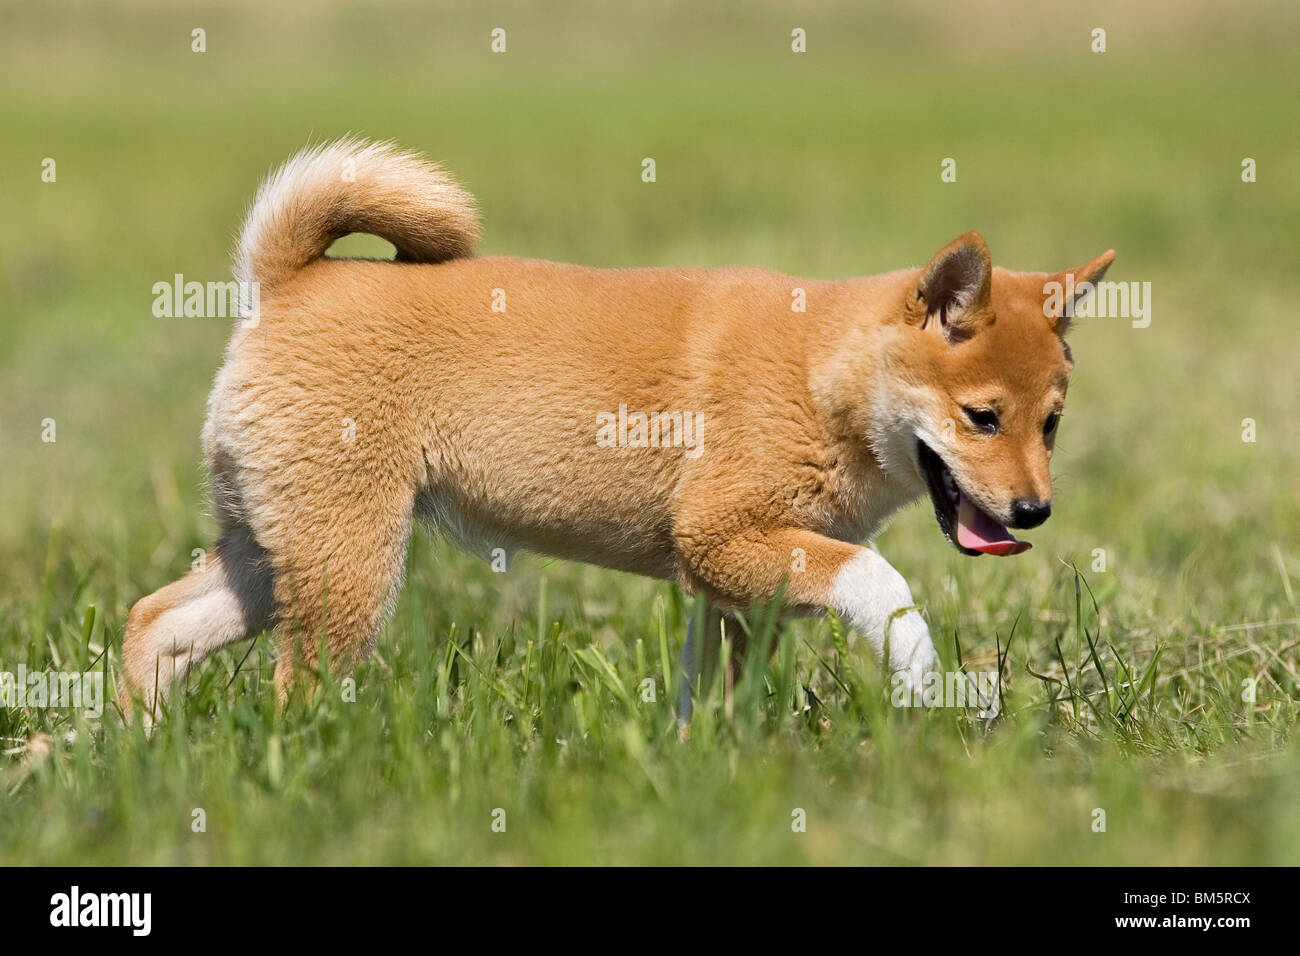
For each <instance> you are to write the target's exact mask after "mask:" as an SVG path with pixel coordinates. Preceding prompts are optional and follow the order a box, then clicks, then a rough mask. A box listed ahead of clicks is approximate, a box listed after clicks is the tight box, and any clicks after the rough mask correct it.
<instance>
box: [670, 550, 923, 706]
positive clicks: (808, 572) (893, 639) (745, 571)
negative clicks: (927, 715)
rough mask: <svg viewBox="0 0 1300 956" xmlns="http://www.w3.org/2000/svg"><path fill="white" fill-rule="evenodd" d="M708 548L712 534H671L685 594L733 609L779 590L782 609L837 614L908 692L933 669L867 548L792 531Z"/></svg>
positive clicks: (914, 620) (901, 599)
mask: <svg viewBox="0 0 1300 956" xmlns="http://www.w3.org/2000/svg"><path fill="white" fill-rule="evenodd" d="M716 541H717V536H716V535H715V534H710V533H707V532H700V533H696V534H692V533H690V531H689V530H685V531H679V533H678V545H679V550H680V553H681V555H682V558H683V578H684V581H683V583H684V584H685V585H686V587H687V589H688V590H691V591H697V590H703V591H705V592H706V593H710V594H711V595H713V596H715V597H716V598H717V599H720V600H721V601H722V602H723V603H726V604H730V605H731V606H733V607H735V608H738V609H739V608H745V607H747V606H748V604H749V602H750V601H751V600H754V599H756V598H757V599H762V600H770V599H771V598H773V597H775V596H776V595H777V593H778V591H779V590H780V589H781V587H782V585H784V587H785V592H784V599H785V602H786V603H787V604H788V605H791V606H793V607H795V608H798V609H800V610H804V611H814V612H816V611H824V610H826V609H831V608H833V609H834V610H835V611H836V612H837V613H839V614H840V615H842V616H843V617H844V618H845V619H846V620H847V621H848V622H849V624H850V625H851V626H852V627H853V628H854V629H856V630H857V631H858V633H859V634H861V635H862V636H863V637H864V638H865V639H866V640H867V641H868V643H870V645H871V647H872V649H873V650H874V651H875V652H876V656H877V658H878V659H880V660H881V661H882V663H884V664H885V666H887V667H888V669H889V670H890V672H891V673H902V674H903V675H905V677H904V679H905V680H906V681H907V682H908V684H909V686H910V688H911V689H912V690H913V691H914V692H915V691H919V690H920V689H921V686H922V682H923V680H924V677H925V675H926V674H928V673H930V672H932V671H935V670H936V669H937V668H938V664H939V661H938V657H937V656H936V654H935V651H934V643H933V642H932V641H931V640H930V629H929V627H927V626H926V623H925V619H924V618H922V617H921V613H920V610H919V609H918V608H917V607H916V603H915V601H913V599H912V591H911V589H910V588H909V587H908V586H907V581H905V580H904V579H903V576H902V575H901V574H899V573H898V571H896V570H895V569H894V568H893V566H892V565H891V564H890V563H889V562H888V561H886V560H885V559H884V558H882V557H881V556H880V555H879V554H877V553H876V552H875V551H872V550H871V549H870V548H864V547H861V546H859V545H853V544H849V543H848V542H845V541H837V540H835V539H833V538H827V537H825V536H824V535H820V534H817V533H815V532H812V531H805V530H803V529H798V528H785V529H779V530H776V531H765V532H759V531H750V532H746V533H742V534H738V535H732V536H730V537H729V538H728V539H727V541H726V543H724V544H721V545H717V544H715V543H714V542H716ZM696 542H699V543H700V546H698V547H696V546H694V545H695V544H696ZM886 653H887V654H888V660H885V655H886Z"/></svg>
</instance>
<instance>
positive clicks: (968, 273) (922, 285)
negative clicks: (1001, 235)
mask: <svg viewBox="0 0 1300 956" xmlns="http://www.w3.org/2000/svg"><path fill="white" fill-rule="evenodd" d="M992 275H993V257H992V256H991V255H989V247H988V245H987V244H986V243H985V242H984V237H983V236H981V235H980V234H979V233H978V232H968V233H966V234H965V235H964V236H958V237H957V238H956V239H954V240H953V241H952V242H950V243H948V245H946V246H944V247H943V248H942V249H940V250H939V251H938V253H936V254H935V257H934V258H933V259H931V260H930V264H929V265H928V266H926V267H925V269H924V271H922V273H921V278H920V279H919V280H917V283H916V288H915V289H914V290H913V291H912V297H911V301H910V302H909V303H908V314H907V320H908V321H909V322H910V323H912V324H913V325H915V326H917V327H918V328H922V329H929V328H933V329H934V330H935V331H937V332H938V333H940V334H942V335H943V337H944V338H945V339H946V340H947V341H948V342H949V343H950V344H951V343H956V342H961V341H963V340H965V339H968V338H970V337H971V336H972V335H974V334H975V333H976V332H978V331H979V330H980V329H982V328H984V326H986V325H988V324H989V323H990V322H992V320H993V313H992V311H991V310H990V308H989V290H990V284H991V279H992Z"/></svg>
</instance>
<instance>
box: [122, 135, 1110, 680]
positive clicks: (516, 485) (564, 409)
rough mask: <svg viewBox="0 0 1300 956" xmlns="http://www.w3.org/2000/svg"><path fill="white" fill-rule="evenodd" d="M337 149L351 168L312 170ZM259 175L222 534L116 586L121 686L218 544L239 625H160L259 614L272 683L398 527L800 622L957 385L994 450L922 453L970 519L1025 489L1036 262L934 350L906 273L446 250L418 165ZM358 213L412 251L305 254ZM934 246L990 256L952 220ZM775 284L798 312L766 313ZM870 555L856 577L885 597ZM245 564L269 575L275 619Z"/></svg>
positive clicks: (219, 442) (307, 653)
mask: <svg viewBox="0 0 1300 956" xmlns="http://www.w3.org/2000/svg"><path fill="white" fill-rule="evenodd" d="M348 159H353V160H356V163H355V165H356V177H355V181H350V182H349V181H342V180H340V179H338V178H337V177H338V173H339V168H340V165H341V164H342V163H343V162H345V161H346V160H348ZM295 164H297V165H295ZM286 168H287V170H288V171H287V172H282V173H281V174H280V178H279V179H278V180H272V181H271V182H270V183H269V184H268V185H267V186H265V187H264V188H263V190H262V192H261V193H260V194H259V201H258V204H257V205H255V207H254V210H253V212H252V213H251V214H250V224H249V227H248V228H246V230H245V233H244V237H243V239H242V241H241V248H240V250H239V252H238V254H237V260H238V262H239V263H240V264H241V265H240V268H241V271H242V277H243V278H245V279H248V280H252V281H258V282H260V283H262V290H261V313H260V315H259V316H258V321H257V323H256V324H255V325H250V326H249V327H246V328H245V327H241V328H238V329H237V330H236V332H235V335H234V337H233V339H232V341H231V344H230V347H229V351H228V354H227V359H226V364H225V366H224V367H223V368H222V370H221V372H220V374H219V375H218V377H217V381H216V384H215V386H214V388H213V391H212V395H211V398H210V402H209V416H208V423H207V428H206V430H205V447H206V451H207V456H208V459H209V463H210V466H211V469H212V472H213V475H214V487H215V490H216V497H217V504H218V512H219V515H220V518H221V522H222V526H223V535H224V537H223V541H228V540H232V539H234V540H238V541H243V542H245V544H246V546H242V547H240V548H239V549H232V548H229V547H226V548H225V549H220V548H219V549H218V550H219V551H222V554H221V555H220V560H219V561H218V562H217V564H218V567H216V568H212V567H210V568H208V569H207V570H205V571H201V572H193V573H192V574H191V575H190V576H189V577H187V578H186V579H184V580H183V581H182V582H178V583H176V584H172V585H169V586H168V587H166V588H163V589H162V590H160V591H158V592H156V593H154V594H153V595H150V596H149V597H146V598H144V599H143V600H141V602H140V603H139V604H137V605H136V607H135V608H134V609H133V611H132V614H131V617H130V620H129V622H128V626H127V632H126V636H125V643H124V658H125V664H126V675H127V682H126V685H125V686H124V698H126V697H129V696H131V695H137V696H144V697H150V696H153V695H157V694H159V693H162V692H165V687H164V686H156V685H155V681H154V674H155V672H156V671H157V670H158V666H157V664H158V661H159V660H160V659H163V658H165V659H166V660H167V662H168V663H169V665H174V666H171V669H170V670H166V671H165V672H166V673H167V675H168V676H169V677H171V676H179V675H180V674H182V673H183V671H184V668H185V667H186V666H188V665H189V664H191V663H193V662H194V661H196V660H197V659H199V657H200V656H201V655H200V654H197V653H188V654H185V655H179V656H178V655H176V654H171V653H167V648H168V647H173V646H175V645H176V644H177V643H178V636H177V635H175V634H174V633H164V632H163V631H162V630H160V626H159V622H160V621H161V620H162V619H163V618H162V615H163V614H164V612H165V610H166V609H167V608H170V607H176V606H182V605H183V604H184V602H185V601H187V600H191V601H192V600H193V594H194V593H195V590H196V588H199V587H200V585H198V584H194V583H187V582H191V579H192V578H195V577H196V576H198V577H199V578H200V580H201V579H202V576H203V575H211V574H213V573H214V571H215V572H216V573H225V574H227V575H229V573H230V569H229V568H228V567H225V564H227V563H228V562H229V561H230V560H231V558H230V555H231V554H233V553H234V551H235V550H237V551H238V555H237V560H239V561H241V562H243V564H242V566H241V568H240V569H237V570H238V571H239V573H240V574H242V575H243V576H244V578H245V580H243V581H242V583H240V584H238V586H233V587H231V588H229V590H230V591H231V593H234V594H236V595H239V596H240V597H241V600H242V599H244V598H247V599H248V600H247V604H248V605H249V606H250V613H248V614H247V628H248V629H247V630H246V631H241V632H240V633H238V634H232V633H231V631H232V628H231V626H230V621H226V622H225V624H224V626H222V627H217V626H215V625H214V626H208V625H204V623H203V622H202V621H199V620H195V619H194V616H193V615H191V616H189V617H185V616H184V615H182V616H181V617H180V618H174V620H173V625H172V627H173V629H174V627H175V622H176V621H182V622H183V623H185V624H186V625H187V626H190V627H193V628H196V629H198V630H199V631H203V630H205V628H206V630H207V631H208V633H202V634H198V635H181V636H180V640H179V643H180V644H182V645H184V646H186V647H195V648H198V649H200V650H202V651H203V652H204V653H206V651H207V650H211V649H213V648H214V647H216V646H221V645H222V644H224V643H229V641H230V640H236V639H238V638H239V637H243V636H247V635H248V634H251V633H255V632H256V628H258V627H261V626H265V622H266V621H268V620H270V619H271V618H274V620H275V622H276V627H277V630H278V632H279V641H280V646H281V656H280V660H279V664H278V666H277V671H276V680H277V685H278V686H279V688H280V693H281V695H282V696H283V695H285V694H287V693H288V691H289V688H290V686H291V685H292V684H293V682H294V679H295V674H296V673H297V672H298V669H299V668H311V667H314V666H315V663H316V660H317V652H318V647H319V646H320V644H321V643H322V642H323V643H324V646H325V647H326V648H327V650H328V653H329V655H330V659H331V661H332V663H334V664H336V665H339V664H341V665H342V666H351V665H352V664H354V663H355V662H356V661H357V660H359V659H360V658H361V657H362V656H364V655H365V653H366V652H367V651H368V650H369V648H370V646H371V645H372V643H373V641H374V639H375V637H376V635H377V633H378V630H379V628H380V625H381V624H382V622H383V620H384V617H385V615H386V613H387V612H388V610H389V608H390V607H391V604H392V601H393V599H394V597H395V595H396V593H397V591H398V588H399V587H400V582H401V577H402V571H403V564H404V561H405V555H406V549H407V540H408V536H409V533H410V527H411V523H412V520H413V519H414V518H416V517H422V518H425V519H427V520H428V521H429V522H430V523H432V524H434V525H435V526H437V527H439V528H442V529H444V530H445V531H447V532H448V533H450V534H451V535H453V536H454V537H456V538H458V539H460V540H461V541H463V542H464V543H465V544H466V545H468V546H470V547H472V548H475V549H476V550H479V551H488V550H489V549H491V548H493V547H502V548H505V549H507V550H508V551H513V550H515V549H527V550H531V551H537V552H541V553H544V554H548V555H555V556H558V557H562V558H569V559H574V560H581V561H588V562H592V563H595V564H599V565H604V566H606V567H610V568H616V569H619V570H623V571H631V572H635V573H639V574H645V575H650V576H654V577H659V578H665V579H672V580H676V581H678V582H680V583H681V585H682V586H683V587H684V588H686V590H687V591H688V592H692V593H696V592H698V593H703V594H705V595H706V596H707V597H708V598H709V599H710V602H711V603H713V604H714V605H715V606H717V607H720V608H726V609H736V608H746V607H747V606H748V604H749V602H750V601H751V600H752V599H755V598H764V597H771V596H772V595H773V594H774V593H775V592H776V591H777V589H778V588H779V587H780V586H782V584H784V585H785V587H786V601H787V602H789V603H791V604H792V605H794V606H795V607H796V608H800V609H804V610H808V611H814V612H815V611H820V610H823V609H825V608H826V607H827V606H830V605H832V603H833V599H834V598H835V595H834V594H833V591H834V590H835V586H834V584H835V581H836V576H837V574H840V573H841V572H842V571H843V570H844V569H845V567H846V565H847V563H848V562H850V561H852V559H854V558H855V557H858V556H859V555H861V553H862V551H863V549H862V548H861V547H860V546H859V545H858V544H857V542H858V541H861V540H862V539H863V538H865V537H867V536H869V535H871V534H872V532H873V531H874V530H875V529H876V528H878V527H879V525H880V523H881V522H882V521H883V520H884V519H885V518H886V517H887V516H888V515H889V514H890V513H891V512H893V511H894V510H896V509H897V508H898V507H900V506H901V505H903V504H904V503H906V502H907V501H909V500H911V499H913V498H914V497H916V496H917V495H918V494H921V493H923V490H924V486H923V483H922V480H921V477H920V475H919V473H918V471H917V466H916V462H915V456H914V453H910V452H909V451H908V447H907V443H908V440H909V436H910V435H911V430H914V429H918V428H919V429H924V430H931V431H933V430H936V429H939V428H940V425H939V423H940V422H942V421H943V420H945V419H950V418H953V417H954V415H959V414H960V413H959V411H957V410H958V409H959V406H960V405H961V404H962V403H964V402H969V401H972V400H975V399H976V398H978V399H979V400H981V401H984V400H992V399H994V398H996V400H998V401H1000V402H1002V403H1003V404H1004V407H1005V409H1006V414H1007V421H1008V431H1007V434H1006V436H1004V440H1001V441H998V442H989V441H987V440H985V436H976V435H973V434H969V433H968V432H967V431H966V430H964V429H962V428H961V427H960V426H959V427H958V429H957V434H956V435H955V436H954V438H953V440H951V441H948V442H945V443H944V448H943V451H944V453H945V456H951V464H952V467H953V471H954V473H955V474H957V475H958V476H959V478H960V479H961V480H962V481H963V483H965V484H967V485H968V487H969V488H970V490H971V493H972V494H974V495H978V497H979V498H980V500H981V501H982V502H983V503H984V504H985V505H986V506H987V507H989V509H990V510H991V511H992V509H995V508H997V509H1005V508H1006V507H1007V506H1008V502H1010V501H1011V500H1012V499H1013V498H1014V497H1016V496H1018V495H1022V494H1025V493H1032V494H1034V495H1036V496H1039V497H1044V496H1050V480H1049V477H1048V474H1047V457H1048V455H1049V454H1050V447H1048V446H1045V445H1044V443H1043V442H1042V440H1041V416H1042V415H1043V414H1045V411H1044V410H1045V409H1048V408H1049V406H1050V407H1055V403H1057V402H1058V401H1059V400H1060V399H1063V397H1064V388H1065V382H1066V381H1067V380H1068V376H1069V369H1070V366H1069V361H1068V359H1067V356H1066V352H1065V350H1064V346H1063V343H1062V340H1061V338H1060V336H1059V335H1058V334H1057V331H1056V330H1055V328H1054V326H1053V322H1052V321H1051V320H1050V319H1049V318H1048V317H1045V316H1044V314H1043V301H1044V295H1043V291H1042V283H1043V281H1044V280H1045V279H1046V278H1048V277H1047V276H1045V275H1025V274H1018V273H1011V272H1006V271H1004V270H995V271H993V272H992V273H991V274H990V276H989V284H990V286H991V288H990V289H988V290H987V295H986V296H985V297H984V298H983V299H979V297H978V296H976V299H978V301H974V300H973V301H971V302H969V303H965V304H964V305H963V306H961V307H958V308H954V309H953V310H952V316H951V317H950V318H951V319H952V321H953V322H956V321H958V320H960V321H962V322H965V323H967V324H968V325H969V327H970V328H971V329H973V330H974V331H973V333H972V334H971V335H970V337H969V338H967V339H965V340H964V341H962V342H960V343H959V344H952V343H951V342H950V341H948V339H947V337H946V335H945V332H944V330H942V329H940V328H938V326H939V323H938V321H937V320H936V319H935V317H934V316H927V312H926V308H925V305H924V303H920V302H919V300H918V296H917V289H918V283H919V282H920V281H921V280H922V278H923V277H924V275H925V273H924V271H923V270H918V269H912V270H906V271H902V272H894V273H890V274H887V275H881V276H875V277H871V278H859V279H849V280H844V281H839V282H821V281H815V280H809V279H796V278H792V277H789V276H784V275H780V274H776V273H772V272H766V271H762V270H757V269H739V268H734V269H717V270H700V269H617V270H598V269H590V268H584V267H581V266H572V265H561V264H558V263H553V262H545V261H537V260H529V259H516V258H502V257H471V256H470V255H469V250H470V248H471V246H472V243H473V240H474V237H475V235H476V231H477V230H476V225H475V218H474V214H473V209H472V206H471V203H470V200H469V198H468V197H467V196H466V194H464V193H463V192H461V191H460V190H459V188H458V187H456V186H455V185H454V184H453V183H451V182H450V180H448V179H447V178H446V176H445V175H444V174H443V173H442V172H441V171H440V170H438V169H437V168H436V167H432V166H430V165H428V164H424V163H422V162H420V161H417V160H414V159H412V158H411V157H409V156H406V155H404V154H400V153H397V152H396V151H395V150H393V149H392V148H391V147H387V146H380V147H376V146H366V145H364V144H359V143H355V142H348V143H344V144H341V145H340V144H336V145H335V146H332V147H327V148H325V149H323V150H318V151H317V152H315V153H314V154H311V155H310V156H309V157H308V158H307V160H303V159H301V158H299V159H295V160H293V161H291V163H290V164H289V165H288V166H287V167H286ZM361 229H364V230H366V231H370V232H373V233H376V234H378V235H380V236H384V237H385V238H388V239H390V240H391V241H393V242H394V244H395V245H397V246H398V248H399V250H402V253H403V257H404V258H408V259H416V260H421V262H419V263H418V264H417V263H415V262H399V263H390V262H375V261H341V260H331V259H324V258H321V256H322V254H323V252H324V250H325V249H326V248H327V247H328V245H329V242H330V241H332V240H333V239H334V238H337V236H338V235H341V234H342V232H344V231H351V230H361ZM957 243H964V244H965V246H971V247H975V248H977V249H981V250H983V255H984V256H985V257H987V249H985V248H984V245H983V240H982V239H979V237H978V236H975V235H974V234H971V235H970V236H967V237H962V239H959V240H958V241H957ZM965 246H962V247H961V248H965ZM942 255H943V253H941V256H942ZM963 255H966V256H967V258H966V259H964V260H962V262H963V263H964V264H966V265H970V264H972V263H974V262H975V259H972V258H970V255H974V253H973V252H969V251H968V252H967V253H963ZM1103 258H1105V257H1103ZM939 259H940V257H936V261H939ZM435 262H436V264H433V263H435ZM1097 262H1100V260H1097ZM1108 262H1109V259H1107V260H1106V263H1108ZM932 265H933V264H932ZM1099 269H1104V265H1100V266H1098V265H1097V264H1096V263H1094V264H1092V268H1091V270H1080V271H1079V273H1078V275H1079V278H1080V281H1081V280H1082V279H1083V278H1085V277H1086V276H1087V275H1093V274H1099ZM796 289H802V290H804V292H805V294H806V297H807V311H806V312H795V311H792V309H791V303H792V300H793V299H792V297H793V296H794V295H795V292H794V290H796ZM503 295H504V311H495V310H494V309H493V304H494V302H496V303H497V304H498V306H500V304H501V302H502V296H503ZM620 405H624V406H626V407H627V409H628V410H629V411H637V410H639V411H644V412H671V411H677V412H691V413H696V414H698V415H700V416H702V451H701V453H699V454H698V455H697V456H695V457H692V456H690V455H687V454H686V453H685V452H684V450H683V449H681V448H662V447H661V448H653V447H651V448H637V447H615V448H609V447H600V446H599V445H598V444H597V442H596V436H597V430H598V421H599V416H600V415H601V414H602V413H617V411H618V409H619V407H620ZM349 423H353V424H352V427H353V428H354V436H352V437H351V440H349ZM1035 435H1037V436H1038V442H1037V445H1035V441H1034V436H1035ZM909 455H910V456H911V457H909ZM248 542H251V544H248ZM800 555H802V559H801V558H800V557H799V556H800ZM881 565H883V561H882V562H881ZM854 567H856V565H855V566H854ZM883 567H884V569H888V566H887V565H884V566H883ZM223 569H224V570H223ZM259 569H260V570H259ZM891 571H892V569H888V571H884V570H883V569H877V570H874V571H871V572H870V574H871V575H874V576H872V577H869V578H864V579H863V580H864V581H869V582H870V585H871V587H875V582H883V583H882V584H881V586H882V587H884V588H885V590H884V591H883V592H881V593H885V594H887V595H888V596H889V598H888V600H889V601H901V602H902V604H903V605H906V604H909V603H911V602H910V594H907V593H906V592H907V589H906V585H905V583H902V582H901V578H897V575H896V572H895V573H893V575H892V576H891V575H890V574H889V573H888V572H891ZM894 578H897V581H895V580H894ZM841 580H844V579H843V578H842V579H841ZM250 581H260V582H262V586H270V587H273V590H274V613H273V614H265V615H262V614H259V613H258V608H257V607H256V605H257V604H258V599H257V595H256V593H255V590H256V589H255V587H253V586H252V585H251V584H250ZM900 583H901V590H900V589H899V585H900ZM841 590H843V588H841ZM868 603H869V602H868ZM887 603H888V602H887ZM842 610H843V609H842ZM849 613H850V614H851V615H852V614H853V613H854V610H853V609H849ZM861 616H862V620H863V621H866V620H867V619H868V618H869V614H868V613H867V611H866V610H864V611H863V613H862V615H861ZM855 620H856V619H855ZM918 620H919V619H918ZM861 626H863V627H866V626H868V625H866V624H865V623H864V624H862V625H861ZM921 629H922V631H923V630H924V628H923V625H922V626H921ZM926 642H927V643H928V636H927V638H926ZM931 658H932V654H931V655H930V656H929V657H926V658H925V660H926V661H927V662H928V661H930V660H931ZM917 659H918V660H919V658H917ZM927 666H928V664H927Z"/></svg>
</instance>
